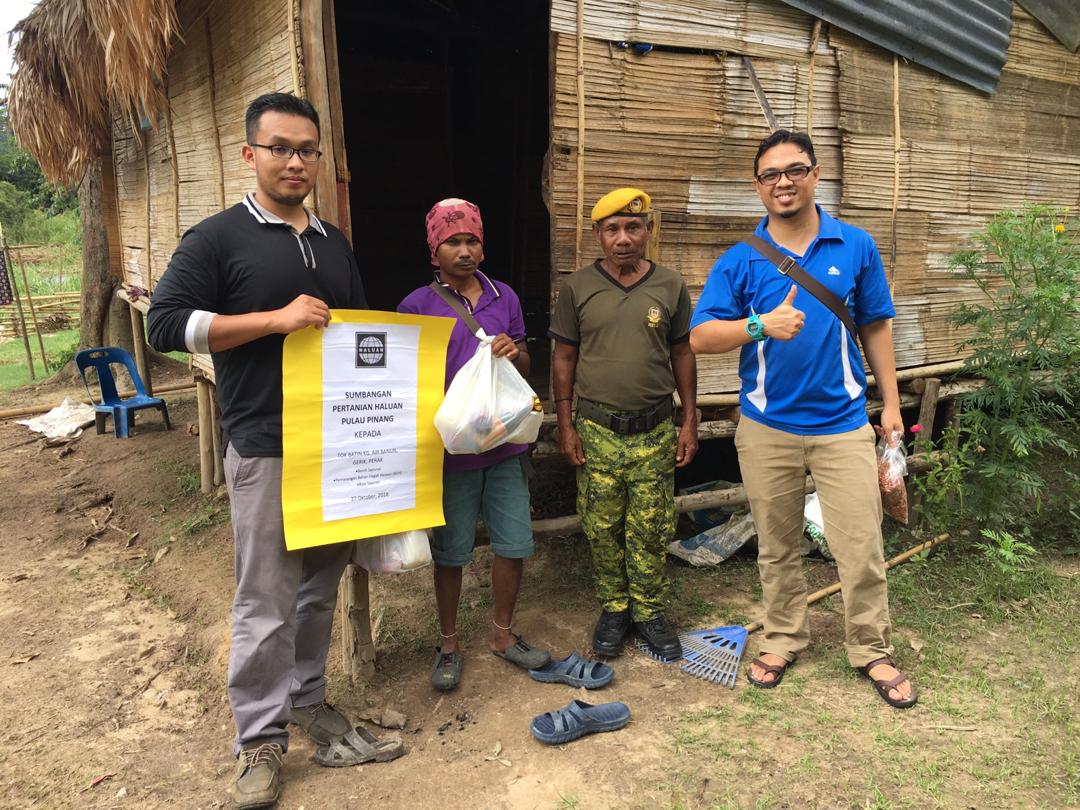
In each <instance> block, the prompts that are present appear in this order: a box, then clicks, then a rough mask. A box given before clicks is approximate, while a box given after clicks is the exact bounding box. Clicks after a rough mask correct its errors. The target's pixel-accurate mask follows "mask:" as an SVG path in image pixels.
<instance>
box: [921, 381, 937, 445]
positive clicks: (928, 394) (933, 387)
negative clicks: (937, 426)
mask: <svg viewBox="0 0 1080 810" xmlns="http://www.w3.org/2000/svg"><path fill="white" fill-rule="evenodd" d="M925 382H926V385H925V386H924V387H923V392H922V400H921V401H920V402H919V424H920V425H922V429H923V433H924V434H925V435H926V439H927V440H928V441H929V439H930V437H931V436H933V435H934V420H935V419H936V418H937V408H938V399H939V397H940V394H941V380H939V379H938V378H937V377H931V378H930V379H928V380H926V381H925Z"/></svg>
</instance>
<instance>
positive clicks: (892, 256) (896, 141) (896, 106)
mask: <svg viewBox="0 0 1080 810" xmlns="http://www.w3.org/2000/svg"><path fill="white" fill-rule="evenodd" d="M892 64H893V190H892V227H891V230H892V240H891V246H890V248H889V292H890V293H891V292H892V290H893V281H894V280H895V278H896V212H897V210H898V209H899V207H900V145H901V144H900V57H899V56H897V55H896V54H893V63H892Z"/></svg>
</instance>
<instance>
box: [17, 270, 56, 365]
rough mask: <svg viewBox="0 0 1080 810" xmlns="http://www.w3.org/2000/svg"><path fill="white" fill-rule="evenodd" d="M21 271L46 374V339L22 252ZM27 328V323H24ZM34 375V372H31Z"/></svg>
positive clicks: (47, 363)
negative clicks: (36, 309) (43, 336)
mask: <svg viewBox="0 0 1080 810" xmlns="http://www.w3.org/2000/svg"><path fill="white" fill-rule="evenodd" d="M17 255H18V259H19V272H20V273H22V280H23V292H25V293H26V308H27V309H29V310H30V320H31V321H32V322H33V324H34V333H35V334H36V335H37V340H38V349H40V350H41V367H42V369H43V370H44V372H45V373H46V374H48V373H49V361H48V359H47V358H46V357H45V341H44V340H42V339H41V327H40V326H38V320H37V313H36V312H34V296H33V295H32V294H31V293H30V281H29V280H28V279H27V277H26V265H25V264H23V260H22V254H21V253H19V254H17ZM23 328H24V329H25V328H26V326H25V324H24V325H23ZM31 376H33V372H31Z"/></svg>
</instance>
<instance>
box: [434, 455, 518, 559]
mask: <svg viewBox="0 0 1080 810" xmlns="http://www.w3.org/2000/svg"><path fill="white" fill-rule="evenodd" d="M529 469H530V461H529V458H528V456H527V454H525V453H521V454H520V455H516V456H513V457H511V458H508V459H504V460H503V461H500V462H499V463H498V464H493V465H491V466H490V467H484V468H483V469H479V470H459V471H450V470H446V471H444V472H443V516H444V517H445V518H446V525H445V526H436V527H435V529H434V531H433V532H432V534H433V537H432V540H431V558H432V559H433V560H434V561H435V562H436V563H437V564H438V565H445V566H449V567H454V568H457V567H461V566H464V565H468V563H469V561H470V560H472V555H473V546H474V545H475V544H476V519H477V518H479V517H481V516H482V517H483V518H484V524H485V525H486V526H487V528H488V534H489V535H490V536H491V550H492V551H493V552H495V554H496V555H498V556H499V557H508V558H510V559H521V558H524V557H531V556H532V553H533V536H532V514H531V512H530V511H529Z"/></svg>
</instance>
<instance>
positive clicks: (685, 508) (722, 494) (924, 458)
mask: <svg viewBox="0 0 1080 810" xmlns="http://www.w3.org/2000/svg"><path fill="white" fill-rule="evenodd" d="M930 462H931V456H930V454H927V453H923V454H920V455H914V456H910V457H909V458H908V473H909V474H911V475H913V474H915V473H918V472H922V471H924V470H926V469H928V468H929V466H930ZM803 489H804V491H806V492H813V491H814V490H815V486H814V479H813V477H811V476H809V475H808V476H806V481H805V482H804V485H803ZM746 502H747V499H746V490H744V489H743V487H742V485H741V484H737V485H735V486H733V487H730V488H729V489H713V490H708V491H706V492H695V493H694V494H692V495H676V496H675V509H676V510H677V511H678V512H679V513H680V514H684V513H686V512H696V511H697V510H699V509H715V508H717V507H720V506H741V505H742V504H744V503H746ZM532 530H533V537H536V538H543V537H561V536H565V535H568V534H574V533H575V532H578V531H580V530H581V521H580V520H578V516H577V515H566V516H565V517H557V518H546V519H544V520H534V521H533V522H532ZM487 542H488V539H487V532H485V531H481V532H478V533H477V545H484V544H486V543H487Z"/></svg>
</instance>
